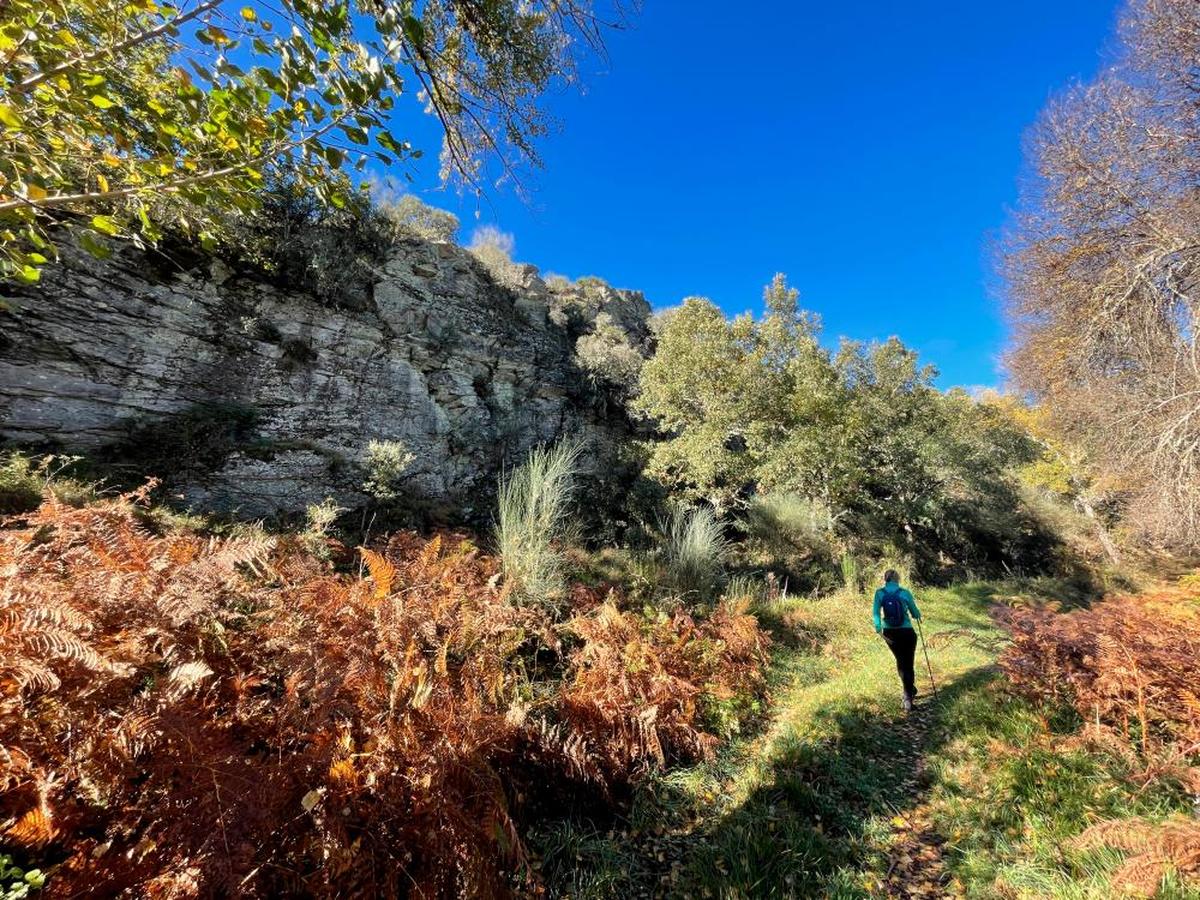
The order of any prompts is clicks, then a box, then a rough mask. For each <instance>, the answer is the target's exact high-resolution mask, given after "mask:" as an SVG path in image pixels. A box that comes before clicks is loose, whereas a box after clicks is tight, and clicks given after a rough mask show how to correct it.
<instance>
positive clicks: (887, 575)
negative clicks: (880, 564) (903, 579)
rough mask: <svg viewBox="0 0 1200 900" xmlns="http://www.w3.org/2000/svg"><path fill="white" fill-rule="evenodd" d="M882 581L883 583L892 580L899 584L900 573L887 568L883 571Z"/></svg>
mask: <svg viewBox="0 0 1200 900" xmlns="http://www.w3.org/2000/svg"><path fill="white" fill-rule="evenodd" d="M883 581H884V583H885V584H886V583H887V582H889V581H894V582H896V583H897V584H899V583H900V573H899V572H897V571H896V570H895V569H888V570H887V571H886V572H884V573H883Z"/></svg>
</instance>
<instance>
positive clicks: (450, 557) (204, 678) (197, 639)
mask: <svg viewBox="0 0 1200 900" xmlns="http://www.w3.org/2000/svg"><path fill="white" fill-rule="evenodd" d="M9 468H10V469H13V470H14V471H16V470H18V469H19V468H20V467H19V466H10V467H9ZM528 471H530V472H537V471H540V470H539V469H537V467H536V466H535V467H532V468H531V469H529V470H528ZM151 489H152V486H147V487H146V488H145V489H144V490H142V491H138V492H135V493H133V494H125V495H120V496H115V497H109V498H96V497H92V498H87V497H83V498H80V499H79V505H70V504H68V503H66V502H64V500H63V499H62V497H61V495H60V494H57V493H55V492H54V491H53V490H48V491H47V492H46V493H45V494H44V495H43V497H42V498H41V499H40V502H39V503H38V505H36V506H35V508H33V509H31V510H29V511H27V512H20V513H17V514H14V515H13V516H11V517H10V518H8V519H7V520H6V521H5V522H4V526H3V528H2V529H0V746H2V747H3V752H2V754H0V809H2V810H3V813H0V834H2V836H3V838H2V839H3V842H4V846H5V847H6V848H7V849H9V850H11V851H12V853H14V854H17V855H18V857H19V859H20V860H22V861H24V862H35V863H36V864H37V865H38V866H39V867H40V870H41V871H43V872H46V873H48V875H49V880H48V888H47V890H49V891H50V892H51V894H53V895H61V896H68V895H71V894H73V893H75V892H77V891H78V890H82V889H87V890H92V891H96V890H101V891H103V892H104V893H106V894H110V895H112V894H117V893H119V892H121V891H130V892H132V893H134V894H137V895H139V896H164V897H185V896H211V895H213V894H236V895H239V896H279V895H280V894H281V893H283V894H289V895H294V894H296V893H297V892H299V893H301V894H306V895H320V896H333V895H344V894H346V893H352V894H362V895H368V896H412V895H415V896H429V897H433V896H487V895H496V894H506V893H508V892H510V891H512V890H517V889H519V888H521V886H526V887H530V888H532V887H535V886H536V885H537V883H538V875H537V872H536V869H534V868H533V867H531V866H530V864H529V859H528V854H527V850H526V844H525V837H524V834H525V832H526V829H527V826H528V824H529V823H530V822H532V821H537V820H538V819H540V818H541V817H543V816H547V815H549V816H553V815H555V814H557V813H558V812H559V811H561V810H562V808H563V805H564V804H572V803H577V804H581V805H582V808H589V807H591V808H597V809H604V808H607V807H609V806H610V805H611V804H612V803H614V802H615V801H616V800H617V799H618V798H619V797H620V796H622V795H623V794H624V793H625V792H626V791H627V790H628V787H629V785H630V784H632V783H635V782H636V781H637V780H638V779H639V778H641V777H643V776H644V775H646V774H647V773H649V772H652V771H655V770H657V769H658V768H660V767H662V766H664V765H667V764H671V763H680V762H688V761H695V760H698V759H703V758H707V757H709V756H711V754H712V752H713V750H714V749H715V747H716V746H717V744H718V743H719V740H720V737H721V735H722V734H724V733H727V732H728V729H729V728H730V727H731V725H733V724H734V723H736V721H737V719H738V717H739V716H743V715H747V714H749V711H750V710H752V709H754V708H755V707H756V705H757V701H758V700H759V699H760V698H761V696H762V691H763V680H762V671H763V665H764V662H765V655H764V654H765V648H766V645H767V638H766V637H765V636H764V635H763V634H762V632H761V631H760V629H759V625H758V622H757V621H756V620H755V619H754V618H753V617H752V616H750V615H747V613H746V611H745V604H744V603H742V604H738V603H737V602H733V601H731V602H729V603H723V604H720V605H718V606H716V607H715V608H711V609H710V610H709V611H707V612H699V611H689V610H688V609H687V608H685V607H683V606H682V605H680V604H676V605H675V606H674V607H671V608H665V607H664V609H663V610H662V611H659V610H652V611H643V610H640V609H637V608H632V607H630V606H629V605H627V604H626V603H625V601H624V600H623V597H622V593H621V591H620V590H619V589H616V588H610V589H608V590H605V591H601V590H596V589H589V588H587V587H584V586H583V585H580V584H575V585H573V586H572V587H571V589H570V590H569V592H568V595H567V596H564V597H561V598H558V602H557V603H556V604H555V605H553V606H548V605H538V604H530V603H527V602H519V597H520V596H522V595H521V594H520V593H519V592H528V591H529V590H530V588H531V586H532V585H531V584H530V583H529V581H527V580H526V578H525V574H524V569H518V570H517V572H518V574H517V575H516V576H514V577H506V575H505V568H504V566H506V565H507V564H508V560H505V562H504V563H503V564H502V562H501V560H500V559H497V558H496V557H493V556H489V555H487V554H486V553H483V552H481V551H480V550H479V549H478V548H477V547H476V546H475V545H474V544H473V543H472V542H471V541H470V540H469V539H468V538H466V537H465V536H462V535H455V534H449V533H444V534H437V535H434V536H433V537H420V536H417V535H415V534H412V533H397V534H393V535H391V536H389V537H386V538H378V539H376V540H375V541H373V542H372V544H371V546H370V547H361V548H359V549H358V550H357V551H352V550H350V549H348V548H346V547H345V546H343V545H341V544H340V543H338V542H337V541H336V540H335V539H333V538H331V537H329V536H328V535H327V534H325V533H324V532H325V529H326V527H327V524H328V523H327V522H322V521H319V520H318V521H316V522H314V526H313V529H312V531H311V532H310V533H305V534H298V535H297V534H284V535H279V536H275V535H269V534H267V533H265V532H264V531H262V530H261V529H259V528H254V527H245V526H243V527H240V528H238V529H236V530H235V531H234V532H232V533H229V534H226V535H223V536H211V535H205V534H204V533H202V532H197V531H195V530H194V528H193V527H192V526H191V525H190V524H188V523H185V522H181V521H179V520H178V519H172V518H171V517H170V516H163V515H161V514H159V513H157V512H156V511H155V510H153V509H152V508H150V507H148V506H147V505H146V503H147V498H148V497H149V494H150V491H151ZM536 524H537V523H534V525H536ZM526 552H527V549H526V548H524V547H521V548H518V553H520V554H524V553H526Z"/></svg>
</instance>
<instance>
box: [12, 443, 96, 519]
mask: <svg viewBox="0 0 1200 900" xmlns="http://www.w3.org/2000/svg"><path fill="white" fill-rule="evenodd" d="M78 462H79V457H77V456H42V457H35V456H30V455H28V454H26V453H20V452H12V453H0V515H4V514H8V513H21V512H28V511H29V510H32V509H35V508H37V506H38V504H39V503H41V501H42V497H43V496H44V495H45V493H46V492H47V491H50V492H51V493H53V494H54V495H55V496H56V497H57V498H58V499H59V500H61V501H62V502H64V503H69V504H72V505H77V504H80V503H84V502H86V501H87V500H89V499H91V498H92V497H94V496H95V487H94V486H93V485H90V484H85V483H84V482H82V481H78V480H76V479H74V478H70V477H68V476H67V474H66V473H67V472H69V471H70V470H71V468H72V467H73V466H74V465H75V464H76V463H78Z"/></svg>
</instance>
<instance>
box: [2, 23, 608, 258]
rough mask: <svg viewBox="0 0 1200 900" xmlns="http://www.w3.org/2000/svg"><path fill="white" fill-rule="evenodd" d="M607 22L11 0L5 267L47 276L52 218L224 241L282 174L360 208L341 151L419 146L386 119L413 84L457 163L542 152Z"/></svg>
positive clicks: (508, 160) (92, 232)
mask: <svg viewBox="0 0 1200 900" xmlns="http://www.w3.org/2000/svg"><path fill="white" fill-rule="evenodd" d="M598 31H599V29H598V24H597V21H596V20H595V19H594V18H593V16H592V14H591V11H590V8H589V6H588V3H587V0H565V2H560V0H533V2H519V0H423V2H422V0H359V2H358V3H357V4H356V5H355V6H353V7H352V6H351V3H350V2H349V0H341V2H317V0H281V2H279V3H277V4H275V3H272V4H267V3H258V2H249V3H245V2H231V0H181V2H179V3H177V4H166V3H159V2H156V0H70V2H67V0H8V2H6V3H4V4H2V5H0V277H11V278H17V279H21V280H24V281H36V280H37V279H38V277H39V268H40V266H42V265H43V264H44V263H45V262H47V261H48V259H49V258H51V257H52V256H53V255H54V241H53V240H52V235H53V233H54V232H53V230H52V228H51V226H52V225H55V224H63V225H67V226H69V227H70V228H71V230H73V231H74V232H76V234H77V237H78V240H79V241H80V242H81V243H82V244H83V246H84V247H85V248H87V249H89V250H91V251H92V252H95V253H97V254H104V253H105V252H106V251H105V242H104V241H103V240H102V237H101V236H105V235H107V236H130V237H134V238H136V239H138V240H143V241H148V242H153V241H155V240H156V239H157V238H158V237H159V236H160V232H161V230H162V229H163V228H164V227H167V226H170V227H175V228H180V229H183V230H184V231H185V232H186V233H189V234H191V235H193V236H194V237H198V238H199V239H200V240H202V241H209V240H211V239H212V237H213V236H214V235H215V234H216V233H217V232H218V231H219V229H220V228H221V225H222V223H223V221H225V220H226V219H227V218H228V217H229V216H232V215H237V214H238V213H240V212H245V211H249V210H252V209H253V208H254V207H255V205H256V203H257V202H258V192H259V191H260V189H261V187H262V185H263V184H264V182H266V181H267V180H269V179H271V178H272V177H278V178H280V179H281V180H287V181H290V182H294V183H296V184H298V185H299V186H301V187H303V188H306V189H310V190H312V191H314V192H315V194H316V196H317V197H318V198H319V199H320V200H321V201H322V202H325V203H329V204H332V205H334V206H345V205H346V204H347V203H348V202H349V200H350V196H349V193H348V191H347V189H346V186H347V185H348V183H349V181H348V179H346V178H345V177H341V178H339V177H337V173H338V172H339V170H342V169H343V167H346V166H351V165H352V166H354V167H356V168H358V169H362V168H363V167H364V166H365V165H366V164H367V163H368V161H370V160H372V159H374V160H376V161H378V162H379V163H381V164H383V165H384V166H390V165H393V164H394V163H397V162H400V161H404V160H408V159H413V158H415V157H417V156H419V155H420V151H419V150H417V149H414V148H413V147H411V146H410V145H409V143H408V142H406V141H405V140H403V139H402V138H401V137H399V136H397V135H395V134H394V133H393V132H392V131H390V130H389V127H388V124H389V122H388V120H389V118H390V111H391V110H392V109H393V106H394V104H395V102H396V99H397V98H398V97H400V96H401V95H402V94H404V93H405V91H406V90H408V91H409V92H410V93H415V94H416V95H417V96H418V97H419V98H420V99H421V101H422V102H423V103H424V105H425V109H426V111H427V112H430V113H432V114H435V115H436V116H437V117H438V118H439V120H440V122H441V124H442V126H443V128H444V134H445V140H444V146H443V157H442V159H443V172H444V174H451V173H458V174H459V175H462V176H464V177H466V178H467V179H471V180H474V179H476V178H477V177H478V176H479V175H480V174H481V173H482V171H483V170H482V160H483V159H484V158H485V157H488V156H493V157H495V158H498V159H500V160H501V162H502V164H503V165H505V166H506V167H508V166H511V165H513V164H515V163H516V162H519V161H520V160H522V159H526V160H532V161H535V162H536V159H537V157H536V151H535V147H534V140H535V138H536V137H538V136H539V135H540V134H542V133H544V132H545V130H546V127H547V122H546V120H545V118H544V116H543V115H542V114H541V112H540V111H539V109H538V106H537V103H536V101H537V98H538V97H539V95H540V94H541V92H542V91H543V90H544V89H545V88H546V87H547V86H548V85H549V84H550V83H551V82H552V81H553V80H555V79H558V78H569V77H570V76H571V74H572V49H573V47H575V46H577V45H578V44H579V43H580V41H579V40H578V39H579V38H580V37H582V38H583V43H584V44H588V43H590V44H591V45H593V46H595V45H597V44H598ZM414 88H415V90H413V89H414Z"/></svg>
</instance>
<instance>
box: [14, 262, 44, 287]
mask: <svg viewBox="0 0 1200 900" xmlns="http://www.w3.org/2000/svg"><path fill="white" fill-rule="evenodd" d="M16 275H17V280H18V281H23V282H25V284H37V283H38V282H39V281H41V280H42V272H41V269H35V268H34V267H33V266H30V265H23V266H21V267H20V268H19V269H17V270H16Z"/></svg>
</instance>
